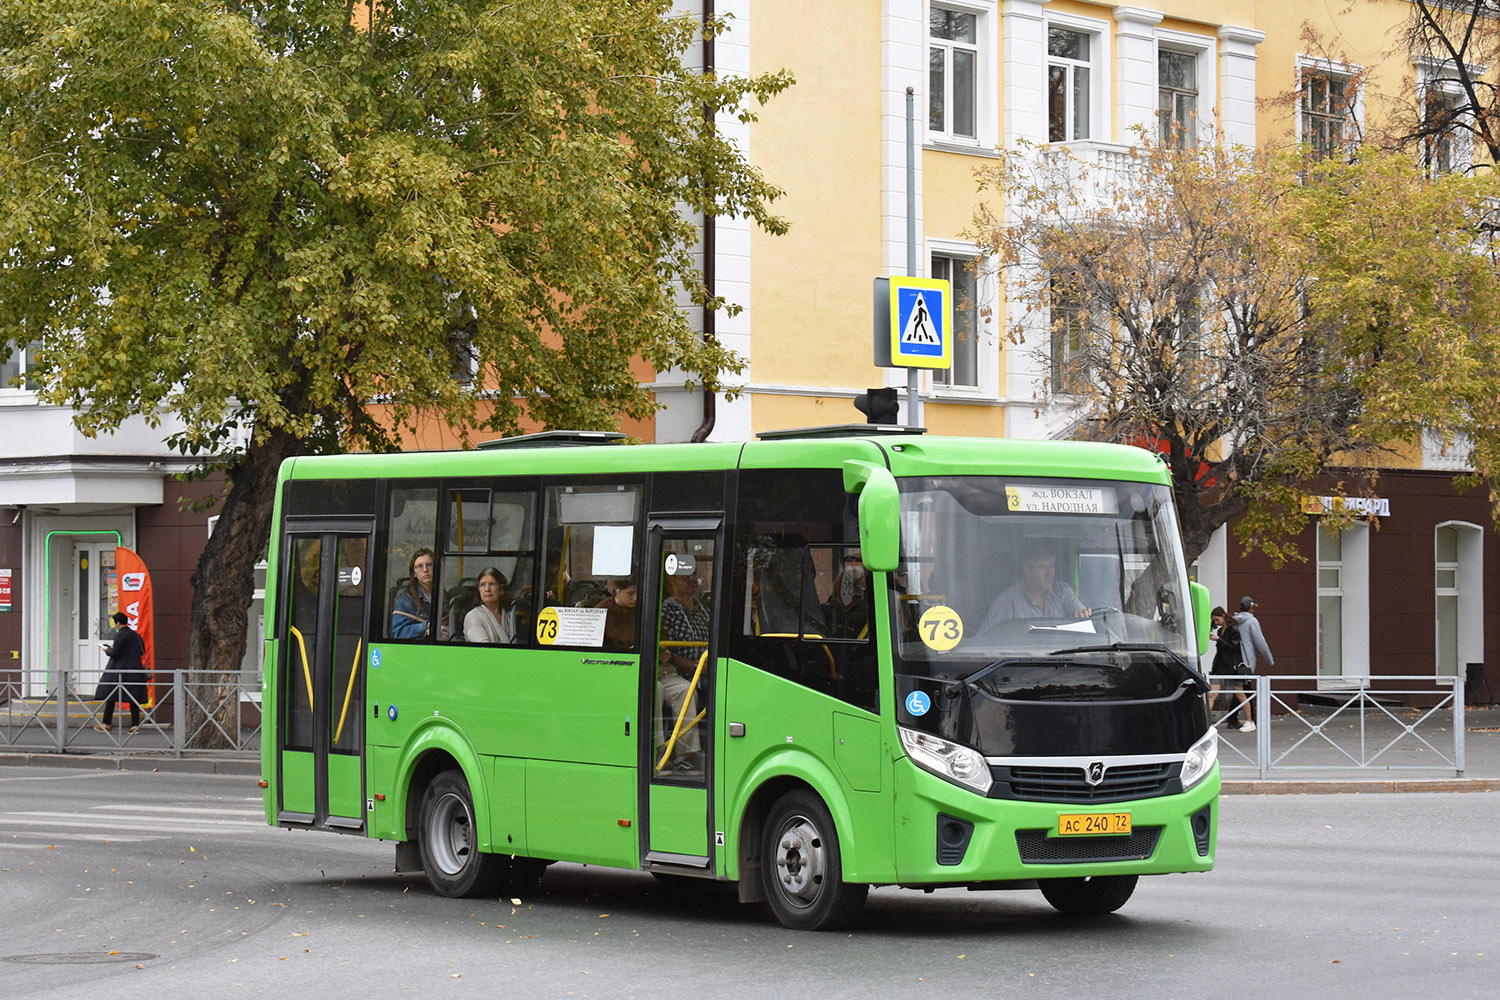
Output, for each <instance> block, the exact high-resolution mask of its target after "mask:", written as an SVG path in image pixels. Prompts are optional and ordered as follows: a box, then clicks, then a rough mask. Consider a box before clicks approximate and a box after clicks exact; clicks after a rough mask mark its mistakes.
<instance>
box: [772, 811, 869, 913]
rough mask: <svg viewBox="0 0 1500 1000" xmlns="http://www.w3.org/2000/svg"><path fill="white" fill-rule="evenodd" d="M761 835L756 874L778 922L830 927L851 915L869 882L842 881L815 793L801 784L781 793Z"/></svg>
mask: <svg viewBox="0 0 1500 1000" xmlns="http://www.w3.org/2000/svg"><path fill="white" fill-rule="evenodd" d="M762 836H763V840H762V842H761V879H762V881H763V882H764V885H765V890H766V900H767V901H768V902H769V903H770V905H771V912H773V913H775V914H776V919H777V920H779V921H781V923H782V925H783V926H785V927H790V928H792V929H793V930H804V931H821V930H832V929H834V928H836V927H841V926H843V925H845V924H847V923H848V922H849V921H850V920H852V919H854V917H855V916H856V915H857V914H858V913H859V910H860V907H862V906H864V903H865V896H866V895H867V894H868V893H869V891H870V887H869V886H867V885H851V884H849V883H847V882H845V881H844V879H843V860H842V858H841V857H840V855H839V839H838V833H837V832H836V831H835V830H834V828H833V817H832V816H831V815H829V813H828V808H827V807H826V806H825V805H823V801H822V800H821V799H819V798H818V797H817V796H816V795H814V794H813V793H812V792H809V791H806V790H803V789H799V790H797V791H793V792H788V793H787V794H785V795H783V796H782V797H781V798H779V799H777V800H776V804H775V805H774V806H772V807H771V814H770V815H769V816H768V817H767V818H766V825H765V830H764V833H763V834H762Z"/></svg>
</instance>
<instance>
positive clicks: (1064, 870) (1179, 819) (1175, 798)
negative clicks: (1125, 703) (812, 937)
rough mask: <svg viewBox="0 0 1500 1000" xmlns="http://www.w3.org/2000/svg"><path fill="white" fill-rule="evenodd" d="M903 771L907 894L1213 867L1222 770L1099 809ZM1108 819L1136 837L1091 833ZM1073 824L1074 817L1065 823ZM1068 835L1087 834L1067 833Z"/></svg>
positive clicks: (899, 787) (909, 767)
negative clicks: (989, 793) (980, 791)
mask: <svg viewBox="0 0 1500 1000" xmlns="http://www.w3.org/2000/svg"><path fill="white" fill-rule="evenodd" d="M894 770H895V775H894V777H895V784H896V803H897V804H896V810H897V814H896V875H897V881H898V882H899V883H900V884H902V885H933V884H948V885H958V884H973V883H981V882H1006V881H1013V880H1029V879H1041V878H1067V877H1078V876H1091V875H1160V874H1167V873H1171V872H1203V871H1209V870H1211V869H1212V868H1213V866H1214V851H1215V846H1216V841H1217V837H1218V824H1219V787H1220V778H1219V766H1218V764H1215V765H1214V766H1213V770H1212V771H1211V772H1209V774H1208V776H1207V777H1205V778H1204V779H1203V780H1202V781H1200V782H1198V784H1196V785H1194V786H1193V787H1192V788H1190V789H1188V790H1187V791H1185V792H1181V793H1178V794H1175V795H1163V796H1158V797H1155V798H1146V799H1131V800H1128V801H1124V802H1108V803H1090V804H1080V803H1048V802H1021V801H1016V800H1013V799H990V798H984V797H982V796H980V795H977V794H975V793H974V792H972V791H970V790H968V789H966V788H961V787H959V786H958V785H955V784H952V783H951V782H948V781H945V780H943V779H942V778H939V777H937V776H936V775H934V774H931V773H929V772H927V771H924V770H922V769H921V768H919V767H917V766H916V765H915V764H913V763H912V762H911V761H910V760H909V759H904V758H903V759H902V760H899V761H897V762H896V763H895V767H894ZM1101 814H1114V815H1118V814H1128V816H1129V823H1130V831H1131V832H1129V833H1106V834H1092V833H1089V832H1088V831H1087V828H1088V827H1089V826H1091V825H1093V821H1092V820H1090V819H1087V817H1094V818H1095V819H1097V818H1099V817H1100V816H1101ZM1064 817H1070V819H1069V821H1068V822H1067V823H1066V824H1064V823H1062V820H1063V818H1064ZM1115 822H1116V823H1118V822H1119V821H1118V820H1116V821H1115ZM1062 826H1068V827H1076V828H1078V829H1080V830H1081V831H1082V832H1081V833H1080V834H1078V835H1072V834H1063V833H1060V832H1059V831H1060V828H1061V827H1062Z"/></svg>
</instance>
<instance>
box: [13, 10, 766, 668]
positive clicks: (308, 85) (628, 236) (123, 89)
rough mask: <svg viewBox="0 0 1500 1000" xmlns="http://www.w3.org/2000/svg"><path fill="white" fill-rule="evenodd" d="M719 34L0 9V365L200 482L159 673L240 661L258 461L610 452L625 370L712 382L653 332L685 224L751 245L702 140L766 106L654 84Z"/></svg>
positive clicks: (723, 155) (758, 195) (652, 23)
mask: <svg viewBox="0 0 1500 1000" xmlns="http://www.w3.org/2000/svg"><path fill="white" fill-rule="evenodd" d="M722 28H723V24H722V23H721V22H717V21H710V22H709V23H707V24H705V23H703V22H702V21H699V20H697V19H694V18H688V17H684V16H680V15H678V14H675V13H673V10H672V5H671V3H670V2H669V0H525V2H514V0H512V2H498V0H384V2H381V3H376V4H368V3H366V2H364V0H243V2H234V0H228V2H222V0H220V2H211V0H0V53H3V55H0V135H3V136H4V142H3V143H0V203H3V210H0V246H3V247H4V253H3V255H0V338H3V339H4V340H6V341H9V342H11V343H39V344H40V345H41V347H40V351H39V360H40V364H41V370H40V373H39V377H40V379H41V381H42V385H43V388H42V396H43V398H45V399H47V400H49V401H53V402H57V403H62V404H67V405H70V406H73V407H76V408H77V411H78V416H77V423H78V426H79V427H80V429H81V430H82V431H83V432H84V433H87V434H99V433H106V432H109V431H110V430H112V429H113V428H115V427H117V426H119V424H120V423H121V422H122V421H123V420H124V419H126V418H127V417H129V416H131V415H134V414H144V415H145V416H146V417H147V418H148V419H152V420H159V419H161V417H162V416H163V415H164V414H171V415H172V416H174V417H175V418H176V419H177V420H178V421H180V423H181V426H182V430H181V432H180V433H178V434H176V435H175V437H174V438H173V443H174V444H175V445H176V446H177V447H178V448H180V449H181V450H182V451H183V452H185V453H187V454H190V455H196V456H204V457H207V458H211V459H213V461H214V463H215V464H216V467H217V468H218V469H220V470H221V471H223V472H224V474H225V476H226V481H227V489H226V492H225V494H224V497H223V502H222V510H221V514H220V517H219V521H218V525H217V528H216V530H215V532H214V534H213V537H212V538H211V539H210V541H209V544H208V547H207V549H206V550H205V551H204V553H203V557H202V560H201V561H200V563H199V564H198V568H197V571H196V573H195V574H194V577H193V585H194V592H195V599H194V604H193V609H192V618H191V637H190V645H189V663H190V667H191V668H193V669H207V668H222V667H225V666H231V667H232V666H235V665H237V664H238V663H239V662H240V659H241V657H242V655H243V650H244V643H245V638H246V613H247V609H248V606H249V601H250V599H251V594H252V589H253V578H252V573H253V567H254V564H255V563H256V561H257V560H258V559H260V558H261V557H262V555H263V553H264V552H265V546H266V540H267V537H268V531H269V523H270V512H271V503H272V499H273V497H272V493H273V485H274V481H275V476H276V472H277V469H278V467H279V466H280V464H281V462H282V461H283V460H284V459H286V458H289V457H292V456H295V455H299V454H306V453H314V452H330V451H338V450H346V449H349V450H360V449H364V450H389V449H393V448H395V447H397V445H398V443H399V438H400V435H401V433H402V431H403V429H410V428H413V427H414V426H415V425H416V424H417V423H418V422H419V421H420V420H422V419H423V418H424V417H432V416H436V418H437V419H440V420H443V421H445V422H450V423H452V424H453V425H455V426H456V427H458V428H460V429H461V430H462V429H468V428H483V429H489V430H496V431H513V430H515V429H516V428H517V427H518V426H519V423H520V421H521V420H522V418H523V416H524V418H526V419H527V420H529V421H531V422H533V423H535V424H541V425H543V426H547V427H557V426H570V427H582V428H598V427H607V426H613V425H614V424H615V423H616V422H617V420H618V418H619V416H620V415H622V414H623V415H628V416H632V417H642V416H645V415H647V414H649V413H650V412H651V410H652V407H653V403H652V397H651V395H650V394H649V392H648V391H647V390H645V389H644V388H643V387H642V386H641V385H640V384H639V383H638V381H637V378H636V376H635V374H633V372H632V362H633V360H634V359H637V358H639V359H643V360H644V361H645V362H646V363H648V364H650V365H652V366H654V367H655V368H656V369H657V370H664V369H671V368H676V369H681V370H684V371H686V372H688V373H690V374H692V375H696V376H697V377H699V378H701V379H704V380H706V381H712V380H714V379H716V378H717V377H718V376H719V375H720V374H722V373H725V372H733V371H737V370H738V368H739V365H740V362H739V360H738V359H737V358H736V357H734V356H733V355H732V353H730V352H728V351H726V350H725V349H723V348H722V347H721V346H720V345H718V344H717V343H714V342H711V341H709V342H705V340H704V339H703V338H702V337H701V336H699V335H697V334H696V333H695V332H694V331H693V329H692V328H691V326H690V325H689V323H688V321H687V319H686V317H685V315H684V313H683V310H682V309H681V308H680V303H679V297H680V295H681V293H682V292H683V290H685V291H686V293H687V296H688V297H689V298H690V299H692V300H693V301H695V302H697V303H699V304H703V305H707V306H710V307H717V306H722V305H724V303H722V302H719V301H716V300H712V299H711V298H710V297H709V294H708V291H707V290H706V289H705V287H704V285H703V282H702V280H701V277H700V275H699V272H698V270H697V269H696V268H695V265H694V261H693V256H692V252H693V247H694V243H695V241H696V238H697V233H696V228H695V226H694V224H693V222H692V215H693V213H706V214H713V215H728V216H742V217H748V218H751V219H753V220H754V221H755V222H756V223H757V224H758V225H760V226H762V227H763V228H765V229H767V230H769V231H771V232H781V231H783V230H784V228H785V225H784V223H783V222H782V220H780V219H779V218H778V217H776V216H775V215H774V214H773V213H772V210H771V207H770V206H771V203H772V202H773V200H774V199H775V198H776V196H777V195H778V194H779V192H778V191H777V190H776V189H775V188H774V187H773V186H772V185H770V184H769V183H768V182H767V181H766V180H765V179H764V178H763V177H762V176H760V174H759V173H758V172H757V171H756V170H755V169H753V168H752V167H751V166H750V165H749V164H748V162H747V161H746V159H745V157H744V156H743V154H742V152H741V151H739V150H738V149H736V148H735V147H734V146H733V144H732V143H730V142H729V141H727V140H726V138H725V137H724V136H722V135H721V134H719V133H718V132H717V131H716V129H715V128H714V125H713V121H714V117H715V115H716V114H718V113H721V112H724V113H733V114H737V115H739V116H740V117H741V118H742V119H744V120H747V121H748V120H752V119H753V117H754V108H755V106H756V103H757V102H763V101H765V100H767V99H769V98H770V97H772V96H773V95H774V94H776V93H777V92H779V91H780V90H782V89H783V88H784V87H785V86H787V85H788V84H789V82H790V80H789V78H788V77H787V76H786V75H784V74H780V73H773V74H767V75H761V76H756V77H752V78H741V77H734V76H720V75H715V74H712V73H710V74H700V73H696V72H689V71H686V70H685V69H684V68H683V58H684V55H685V53H687V52H688V50H689V47H690V46H691V45H693V44H694V43H695V41H696V40H697V39H698V38H699V37H700V36H701V33H702V32H704V31H707V32H709V33H710V34H712V33H717V32H719V31H721V30H722ZM456 372H457V374H459V375H461V376H465V377H460V378H455V374H456ZM470 374H472V377H468V376H469V375H470ZM245 438H247V439H248V444H247V445H245V446H243V447H242V448H236V447H234V446H233V444H232V442H234V441H236V440H241V439H245Z"/></svg>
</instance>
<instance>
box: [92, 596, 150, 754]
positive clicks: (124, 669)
mask: <svg viewBox="0 0 1500 1000" xmlns="http://www.w3.org/2000/svg"><path fill="white" fill-rule="evenodd" d="M110 621H112V622H114V623H115V625H117V626H119V627H118V629H117V630H116V632H115V637H114V639H113V640H112V641H111V642H110V644H109V645H108V646H105V647H104V652H105V654H106V655H107V656H108V657H109V662H108V663H107V664H105V667H104V674H103V676H101V677H100V678H99V686H98V688H96V689H95V690H94V697H95V698H99V699H102V700H103V701H104V717H103V719H102V720H101V721H100V722H99V723H95V724H94V728H95V729H97V730H99V731H100V732H101V733H107V732H109V730H110V726H111V725H112V724H113V720H114V717H115V702H117V701H120V700H121V699H122V698H123V699H124V700H125V701H127V702H129V704H130V731H131V732H132V733H133V732H135V731H136V730H137V729H139V728H140V725H141V703H142V702H144V701H145V700H146V664H145V662H144V657H145V655H146V643H145V642H144V641H143V640H142V639H141V636H140V633H139V632H137V631H136V630H135V629H133V628H131V627H130V617H129V616H128V615H126V614H125V613H124V612H123V611H116V612H115V613H114V615H113V616H111V618H110ZM101 723H102V724H101Z"/></svg>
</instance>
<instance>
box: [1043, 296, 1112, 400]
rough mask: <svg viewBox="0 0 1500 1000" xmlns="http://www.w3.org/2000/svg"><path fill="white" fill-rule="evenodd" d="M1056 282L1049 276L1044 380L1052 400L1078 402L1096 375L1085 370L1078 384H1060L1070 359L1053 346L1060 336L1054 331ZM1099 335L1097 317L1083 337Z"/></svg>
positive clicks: (1087, 346) (1090, 346)
mask: <svg viewBox="0 0 1500 1000" xmlns="http://www.w3.org/2000/svg"><path fill="white" fill-rule="evenodd" d="M1054 280H1055V279H1054V278H1053V277H1052V275H1048V277H1047V286H1048V288H1047V312H1046V316H1047V330H1046V333H1047V370H1046V374H1045V376H1044V378H1045V382H1044V384H1045V385H1046V387H1047V395H1048V396H1050V397H1052V398H1055V399H1059V400H1077V399H1078V398H1079V397H1080V396H1083V395H1085V394H1086V393H1087V391H1088V386H1089V385H1090V384H1091V383H1092V382H1093V380H1094V376H1095V373H1094V372H1093V371H1092V370H1091V369H1085V370H1084V371H1082V372H1080V373H1078V378H1079V381H1078V382H1077V383H1075V384H1072V385H1065V384H1059V383H1060V382H1061V381H1062V366H1063V364H1065V363H1066V361H1067V360H1068V358H1067V357H1064V358H1059V357H1058V356H1057V350H1056V348H1055V347H1054V345H1053V338H1055V337H1056V336H1057V335H1058V331H1056V330H1054V329H1053V324H1054V323H1055V322H1056V321H1057V303H1056V301H1055V300H1054V298H1053V293H1052V288H1053V287H1054V286H1053V281H1054ZM1080 305H1083V307H1084V309H1085V311H1086V310H1087V307H1086V305H1084V304H1083V303H1080ZM1098 334H1099V324H1098V320H1097V318H1095V317H1091V322H1090V323H1089V324H1088V327H1087V328H1086V329H1085V330H1084V331H1083V333H1082V335H1083V337H1084V338H1085V339H1088V338H1089V337H1091V336H1097V335H1098ZM1091 348H1092V345H1087V344H1086V345H1085V346H1084V348H1083V350H1084V351H1085V353H1086V352H1088V351H1089V350H1091ZM1068 357H1071V355H1068Z"/></svg>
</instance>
